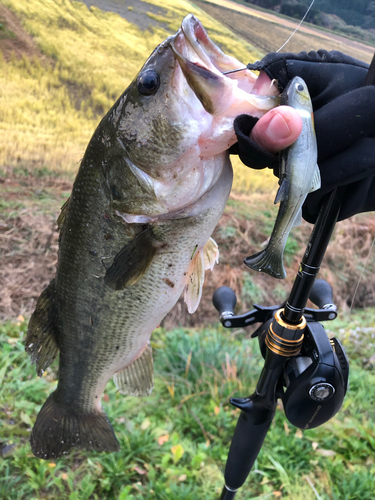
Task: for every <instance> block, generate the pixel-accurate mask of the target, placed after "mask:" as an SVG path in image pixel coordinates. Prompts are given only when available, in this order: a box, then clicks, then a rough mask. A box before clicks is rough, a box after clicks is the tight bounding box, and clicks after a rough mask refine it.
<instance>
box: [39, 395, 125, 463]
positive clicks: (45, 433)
mask: <svg viewBox="0 0 375 500" xmlns="http://www.w3.org/2000/svg"><path fill="white" fill-rule="evenodd" d="M55 394H56V393H55V392H53V393H52V394H51V395H50V396H49V398H48V399H47V401H46V402H45V403H44V405H43V406H42V409H41V410H40V412H39V414H38V416H37V419H36V422H35V425H34V427H33V430H32V432H31V436H30V444H31V450H32V452H33V453H34V455H35V456H36V457H39V458H42V459H44V460H49V459H51V458H58V457H61V456H62V455H66V454H67V453H68V452H69V451H70V450H71V449H72V448H80V449H85V450H96V451H118V450H119V449H120V446H119V444H118V441H117V439H116V436H115V434H114V432H113V429H112V426H111V424H110V422H109V420H108V418H107V415H106V414H105V413H104V411H103V410H95V411H93V412H91V413H80V412H77V411H73V410H72V409H71V408H70V407H67V406H65V405H64V404H63V403H61V402H58V401H57V400H56V399H55Z"/></svg>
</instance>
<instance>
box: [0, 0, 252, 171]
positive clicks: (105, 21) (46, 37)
mask: <svg viewBox="0 0 375 500" xmlns="http://www.w3.org/2000/svg"><path fill="white" fill-rule="evenodd" d="M4 7H6V8H8V9H10V11H11V13H14V14H15V15H16V16H17V19H19V20H20V24H19V25H16V29H17V32H18V33H19V34H22V35H24V36H25V35H32V37H33V38H32V42H30V43H29V44H28V45H27V44H26V45H25V49H24V51H23V53H20V54H18V56H17V55H15V53H13V54H12V53H11V52H10V53H9V57H8V58H7V60H6V59H4V57H3V56H2V55H1V51H0V86H1V88H2V92H1V95H0V110H1V111H0V131H1V133H0V165H8V166H9V165H11V166H32V167H34V168H43V167H45V168H48V169H57V170H63V171H67V170H68V171H69V170H70V171H76V170H77V166H78V164H79V161H80V159H81V158H82V156H83V153H84V150H85V147H86V145H87V143H88V140H89V138H90V136H91V135H92V133H93V132H94V130H95V127H96V126H97V124H98V122H99V121H100V118H101V117H102V116H103V115H104V114H105V112H106V111H107V110H108V109H109V108H110V107H111V106H112V104H113V102H114V101H115V100H116V99H117V97H118V96H119V95H120V94H121V93H122V92H123V91H124V90H125V89H126V87H127V86H128V85H129V83H130V82H131V80H132V79H133V78H134V77H135V76H136V74H137V72H138V71H139V69H140V68H141V66H142V65H143V63H144V62H145V61H146V59H147V57H148V56H149V55H150V54H151V52H152V51H153V49H154V48H155V47H156V46H157V45H158V44H159V43H160V42H161V41H162V40H164V39H165V38H166V37H167V36H168V35H170V34H171V33H173V32H175V31H176V30H177V29H178V27H179V25H180V23H181V20H182V19H183V17H184V16H185V15H187V14H188V13H189V12H191V11H193V12H194V13H196V14H197V15H199V17H200V19H201V20H202V22H203V24H204V25H205V26H206V28H207V29H208V31H209V32H210V34H211V35H212V38H213V39H214V40H215V42H217V43H219V44H220V45H221V46H222V47H223V49H224V50H226V51H228V52H230V53H232V54H233V55H235V56H236V57H238V58H239V59H240V60H241V59H242V60H247V58H248V57H249V56H250V57H253V58H255V57H256V55H257V54H258V52H256V51H255V50H254V49H253V48H252V47H251V46H250V45H249V44H248V43H246V42H245V41H242V40H237V39H236V37H235V36H234V35H233V34H232V33H231V32H230V31H229V30H228V29H227V28H225V27H223V26H221V25H218V23H216V22H214V21H213V20H212V19H211V18H210V17H209V16H207V15H206V14H204V13H203V12H202V11H201V10H200V9H198V8H193V7H192V6H191V4H190V3H188V2H184V1H183V0H179V1H177V2H175V1H174V2H172V1H170V2H169V3H168V2H164V3H163V9H165V12H166V13H165V15H164V16H163V18H161V19H160V20H159V22H160V27H158V26H156V27H155V26H153V27H152V29H150V30H148V31H147V36H143V30H142V29H140V28H139V27H137V26H136V25H134V24H131V23H129V22H128V21H126V19H123V18H121V17H120V16H118V15H117V14H114V13H111V12H103V11H101V10H99V9H97V8H94V7H93V8H91V9H88V8H87V7H86V5H85V4H83V3H81V2H70V1H68V0H46V1H44V0H43V1H41V0H31V1H28V0H19V1H17V2H15V1H13V0H5V1H4V2H3V7H2V10H1V11H0V17H2V18H5V17H7V11H5V10H4ZM147 15H148V16H149V17H150V20H151V19H153V20H155V18H156V19H157V17H158V16H156V15H154V14H151V13H145V16H146V18H147ZM8 17H9V16H8ZM166 26H167V28H168V29H166ZM4 36H5V35H4ZM10 36H11V35H8V38H9V37H10ZM34 45H36V46H35V47H34ZM30 56H32V57H31V58H30Z"/></svg>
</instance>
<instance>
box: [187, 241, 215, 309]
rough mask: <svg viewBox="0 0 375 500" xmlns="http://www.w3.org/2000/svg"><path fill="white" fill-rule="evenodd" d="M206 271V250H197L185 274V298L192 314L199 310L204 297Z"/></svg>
mask: <svg viewBox="0 0 375 500" xmlns="http://www.w3.org/2000/svg"><path fill="white" fill-rule="evenodd" d="M212 241H213V240H212ZM204 271H205V258H204V250H203V249H200V250H198V251H196V252H195V254H194V256H193V258H192V260H191V262H190V266H189V269H188V272H187V273H186V276H185V289H184V300H185V302H186V305H187V308H188V311H189V313H190V314H193V312H195V311H196V310H197V308H198V306H199V302H200V300H201V297H202V290H203V283H204Z"/></svg>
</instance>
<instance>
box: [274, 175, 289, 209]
mask: <svg viewBox="0 0 375 500" xmlns="http://www.w3.org/2000/svg"><path fill="white" fill-rule="evenodd" d="M289 187H290V184H289V181H288V180H287V179H285V178H284V179H283V180H282V181H281V184H280V187H279V189H278V191H277V193H276V198H275V201H274V204H275V205H277V204H278V203H279V202H281V201H284V200H286V199H287V197H288V192H289Z"/></svg>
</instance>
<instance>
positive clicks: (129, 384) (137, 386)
mask: <svg viewBox="0 0 375 500" xmlns="http://www.w3.org/2000/svg"><path fill="white" fill-rule="evenodd" d="M113 380H114V382H115V384H116V387H117V389H118V390H119V391H120V392H121V394H126V395H128V396H148V395H149V394H150V393H151V391H152V389H153V388H154V364H153V359H152V348H151V346H150V344H149V343H148V344H147V345H146V347H145V349H144V351H143V352H142V354H141V355H140V356H138V358H137V359H135V360H134V361H133V362H132V363H130V365H128V366H126V367H125V368H124V369H123V370H121V371H119V372H117V373H115V375H114V376H113Z"/></svg>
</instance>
